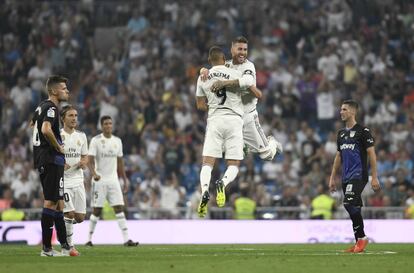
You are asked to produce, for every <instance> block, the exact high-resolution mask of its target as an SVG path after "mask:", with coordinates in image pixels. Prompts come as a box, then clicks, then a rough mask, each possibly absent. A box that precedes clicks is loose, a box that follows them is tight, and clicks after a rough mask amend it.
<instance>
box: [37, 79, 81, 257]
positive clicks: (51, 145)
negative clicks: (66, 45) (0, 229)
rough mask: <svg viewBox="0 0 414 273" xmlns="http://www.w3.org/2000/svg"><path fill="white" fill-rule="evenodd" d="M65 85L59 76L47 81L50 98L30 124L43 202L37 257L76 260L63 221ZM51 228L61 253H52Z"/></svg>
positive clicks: (42, 103)
mask: <svg viewBox="0 0 414 273" xmlns="http://www.w3.org/2000/svg"><path fill="white" fill-rule="evenodd" d="M67 81H68V80H67V79H66V78H64V77H61V76H50V77H49V78H48V80H47V82H46V89H47V92H48V95H49V98H48V99H47V100H44V101H42V102H41V103H40V104H39V106H38V107H37V108H36V110H35V113H34V115H33V118H32V121H31V126H32V127H33V139H32V142H33V160H34V167H35V168H36V169H37V170H38V171H39V176H40V181H41V184H42V188H43V195H44V199H45V200H44V204H43V212H42V219H41V225H42V242H43V247H42V251H41V252H40V256H49V257H50V256H69V255H70V256H77V255H76V253H72V251H71V249H70V247H69V245H68V243H67V240H66V227H65V222H64V220H63V206H64V204H63V172H64V165H65V155H64V150H63V142H62V138H61V136H60V128H59V127H60V126H59V125H60V124H59V111H58V105H59V103H60V102H62V101H67V100H68V98H69V90H68V88H67V86H66V83H67ZM53 225H54V226H55V228H56V232H57V236H58V239H59V242H60V244H61V246H62V252H61V253H58V252H57V251H54V250H53V249H52V242H51V239H52V232H53Z"/></svg>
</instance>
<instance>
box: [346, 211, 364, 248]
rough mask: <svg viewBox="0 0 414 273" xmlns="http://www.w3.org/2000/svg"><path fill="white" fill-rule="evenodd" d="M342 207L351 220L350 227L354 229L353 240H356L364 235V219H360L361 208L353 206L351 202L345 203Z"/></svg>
mask: <svg viewBox="0 0 414 273" xmlns="http://www.w3.org/2000/svg"><path fill="white" fill-rule="evenodd" d="M344 207H345V209H346V211H347V212H348V214H349V216H350V217H351V220H352V228H353V229H354V236H355V241H358V238H363V237H365V232H364V220H363V219H362V214H361V208H360V207H355V206H354V205H351V204H345V205H344Z"/></svg>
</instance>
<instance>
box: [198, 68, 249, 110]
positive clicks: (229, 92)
mask: <svg viewBox="0 0 414 273" xmlns="http://www.w3.org/2000/svg"><path fill="white" fill-rule="evenodd" d="M240 77H241V73H240V72H239V71H237V70H235V69H230V68H228V67H225V66H224V65H217V66H213V67H212V68H211V69H210V70H209V74H208V78H207V81H205V82H203V81H201V79H200V77H199V78H198V81H197V91H196V96H197V97H207V104H208V116H209V117H211V116H213V115H214V116H216V115H223V114H237V115H239V116H243V113H244V112H243V104H242V99H241V93H240V91H239V90H237V89H236V88H233V89H223V90H220V91H218V92H216V93H213V92H211V86H212V85H213V83H214V82H216V81H218V80H235V79H239V78H240Z"/></svg>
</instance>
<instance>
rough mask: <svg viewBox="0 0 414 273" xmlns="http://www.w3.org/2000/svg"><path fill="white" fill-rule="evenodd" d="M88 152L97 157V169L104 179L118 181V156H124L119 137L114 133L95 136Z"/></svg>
mask: <svg viewBox="0 0 414 273" xmlns="http://www.w3.org/2000/svg"><path fill="white" fill-rule="evenodd" d="M88 154H89V155H90V156H94V157H95V170H96V172H97V174H99V175H100V176H101V180H102V181H104V182H105V181H108V182H112V181H118V173H117V170H118V157H122V156H123V152H122V141H121V139H120V138H119V137H116V136H114V135H112V136H111V137H110V138H106V137H105V136H104V135H103V134H99V135H97V136H95V137H94V138H92V140H91V143H90V144H89V153H88Z"/></svg>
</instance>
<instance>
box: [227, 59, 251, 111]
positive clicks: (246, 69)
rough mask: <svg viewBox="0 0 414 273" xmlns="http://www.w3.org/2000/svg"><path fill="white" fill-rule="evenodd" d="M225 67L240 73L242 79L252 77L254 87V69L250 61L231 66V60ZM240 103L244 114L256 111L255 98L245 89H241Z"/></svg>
mask: <svg viewBox="0 0 414 273" xmlns="http://www.w3.org/2000/svg"><path fill="white" fill-rule="evenodd" d="M225 65H226V66H227V67H229V68H232V69H236V70H237V71H240V72H241V73H242V77H253V82H254V83H255V85H256V68H255V67H254V64H253V63H252V62H251V61H249V60H247V59H246V61H245V62H244V63H242V64H233V60H227V61H226V64H225ZM242 102H243V108H244V113H250V112H251V111H253V110H255V109H256V104H257V98H256V97H255V96H254V95H253V94H252V93H251V92H250V91H249V90H248V89H247V88H243V92H242Z"/></svg>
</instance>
